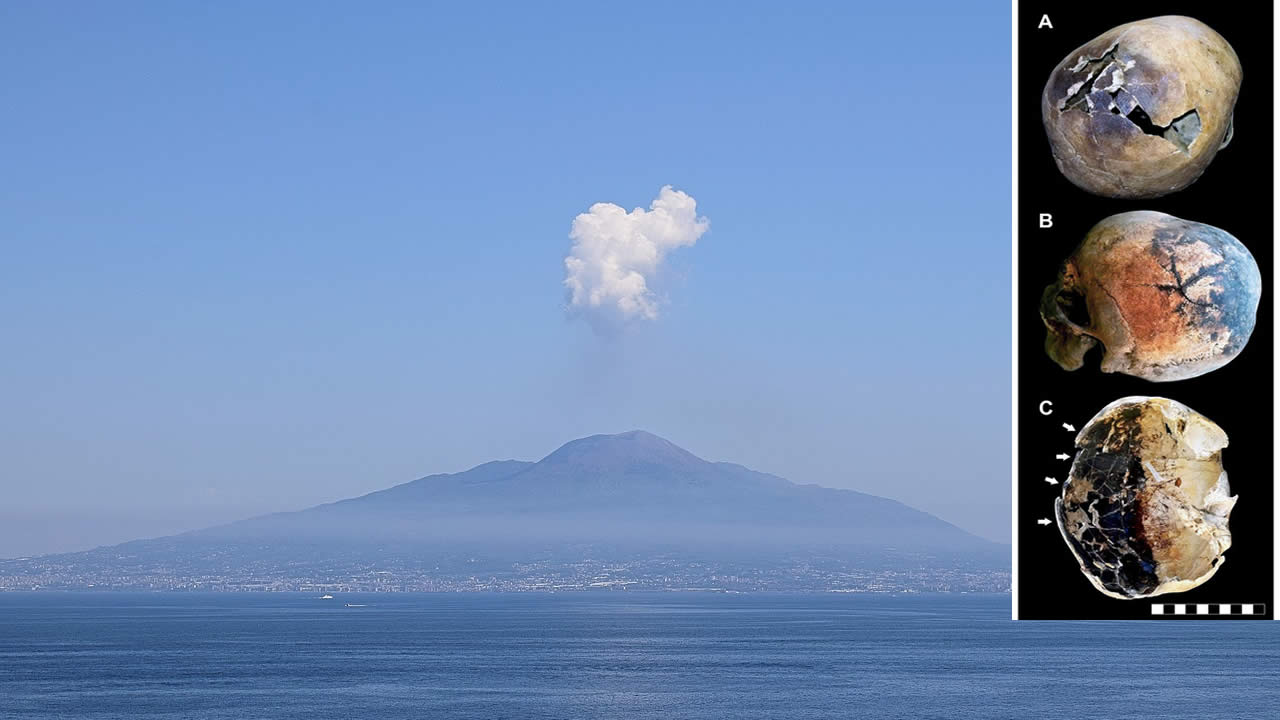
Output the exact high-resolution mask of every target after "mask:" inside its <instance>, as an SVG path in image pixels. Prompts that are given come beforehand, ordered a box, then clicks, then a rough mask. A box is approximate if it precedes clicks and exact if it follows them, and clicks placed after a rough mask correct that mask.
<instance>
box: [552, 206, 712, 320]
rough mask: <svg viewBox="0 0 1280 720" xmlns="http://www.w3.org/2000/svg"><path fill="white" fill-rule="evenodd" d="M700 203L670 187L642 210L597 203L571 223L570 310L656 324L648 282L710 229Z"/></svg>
mask: <svg viewBox="0 0 1280 720" xmlns="http://www.w3.org/2000/svg"><path fill="white" fill-rule="evenodd" d="M697 210H698V203H697V201H696V200H694V199H693V198H692V197H691V196H689V195H688V194H686V193H684V192H681V191H679V190H672V189H671V186H670V185H667V186H666V187H664V188H662V189H661V190H660V191H658V197H657V198H656V199H654V201H653V202H652V203H651V204H650V205H649V209H648V210H647V211H646V210H645V209H644V208H636V209H635V210H632V211H631V212H627V211H626V210H623V209H622V208H620V207H618V206H617V205H614V204H613V203H596V204H595V205H592V206H591V208H590V209H589V210H588V211H587V212H585V213H582V214H581V215H579V216H578V217H576V218H574V219H573V228H572V229H571V230H570V231H569V238H570V239H571V240H573V247H572V248H571V249H570V250H569V255H568V256H566V257H565V259H564V267H565V278H564V285H565V287H566V288H568V289H569V309H570V311H571V312H576V313H581V314H584V315H586V316H587V317H588V319H589V320H591V321H592V322H593V323H595V324H597V325H599V324H602V323H603V324H606V325H607V324H616V323H618V322H626V321H629V320H636V319H643V320H655V319H657V317H658V305H659V304H660V298H658V296H657V295H655V294H654V293H653V291H652V290H650V289H649V283H650V282H651V281H652V280H653V279H654V277H655V276H656V275H657V273H658V271H659V270H660V269H661V267H662V262H663V260H664V259H665V258H666V255H667V253H668V252H670V251H671V250H674V249H676V248H680V247H687V246H690V245H693V244H694V243H696V242H697V241H698V238H700V237H702V234H703V233H705V232H706V231H707V229H708V228H710V227H711V223H710V221H708V220H707V219H706V218H704V217H703V218H700V217H698V212H697Z"/></svg>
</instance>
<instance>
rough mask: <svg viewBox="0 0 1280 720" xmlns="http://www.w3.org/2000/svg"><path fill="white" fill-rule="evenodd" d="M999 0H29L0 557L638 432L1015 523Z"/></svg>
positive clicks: (1004, 67)
mask: <svg viewBox="0 0 1280 720" xmlns="http://www.w3.org/2000/svg"><path fill="white" fill-rule="evenodd" d="M1008 11H1009V8H1008V4H1007V3H989V4H986V5H985V6H984V5H976V4H964V5H957V4H954V3H943V2H911V1H906V2H895V3H874V4H855V3H827V4H800V5H798V6H793V5H792V4H787V5H783V4H751V3H731V4H729V3H725V4H714V3H692V4H676V3H672V4H655V3H644V4H635V5H626V4H616V5H614V6H613V7H604V6H603V4H598V3H590V4H588V3H584V4H580V5H571V4H568V3H558V4H553V5H551V6H548V7H543V8H535V7H533V6H532V5H531V4H521V5H516V4H511V5H505V4H492V5H482V4H478V3H475V4H472V3H448V4H427V3H404V4H396V3H380V4H356V3H350V4H345V5H341V4H313V3H293V4H290V3H284V2H280V3H218V4H206V5H198V4H194V3H138V2H134V3H111V4H108V3H35V2H12V3H5V4H4V5H3V6H2V7H0V98H2V99H3V105H4V106H5V107H6V108H7V109H8V110H7V111H6V112H5V113H4V114H3V115H2V116H0V131H2V132H0V144H2V145H3V147H2V152H0V155H2V156H3V158H4V160H3V162H4V166H5V172H3V173H0V241H2V242H3V244H4V258H5V259H4V262H3V263H0V326H2V327H3V334H4V337H5V343H4V348H5V349H4V352H3V353H0V396H3V397H4V405H5V411H4V412H3V413H0V457H3V461H2V463H3V467H2V468H0V474H2V475H3V478H4V479H3V481H2V484H3V493H4V497H5V501H4V503H3V505H2V506H0V556H11V555H17V554H24V553H32V552H42V551H50V550H62V549H72V548H75V547H80V546H91V545H95V544H100V543H105V542H114V541H119V540H124V539H129V538H132V537H137V536H140V535H155V534H160V533H165V532H172V531H176V530H181V529H188V528H192V527H198V526H202V525H205V524H209V523H211V522H218V521H222V520H230V519H234V518H238V517H241V516H243V515H246V514H253V513H259V512H265V511H273V510H285V509H296V508H301V507H305V506H308V505H311V504H315V503H317V502H322V501H328V500H332V499H336V498H340V497H346V496H351V495H356V494H360V493H363V492H367V491H370V490H374V489H378V488H383V487H387V486H389V485H393V484H396V483H399V482H404V481H407V480H410V479H412V478H415V477H418V476H421V475H424V474H429V473H434V472H445V471H456V470H462V469H465V468H467V467H470V466H472V465H475V464H478V463H480V462H483V461H486V460H490V459H495V458H509V457H514V458H521V459H536V458H539V457H541V456H542V455H544V454H546V453H548V452H550V451H551V450H553V449H555V448H556V447H557V446H558V445H560V444H561V443H563V442H565V441H567V440H569V439H572V438H575V437H579V436H583V435H588V434H594V433H602V432H620V431H624V430H629V429H633V428H643V429H647V430H650V431H652V432H655V433H658V434H660V435H663V436H664V437H667V438H668V439H670V440H672V441H673V442H676V443H677V444H679V445H682V446H684V447H686V448H688V449H689V450H691V451H693V452H695V453H697V454H699V455H701V456H703V457H706V458H709V459H715V460H731V461H734V462H740V463H743V464H745V465H748V466H750V467H753V468H756V469H759V470H765V471H769V472H774V473H777V474H780V475H783V476H785V477H788V478H790V479H792V480H795V481H797V482H815V483H819V484H823V485H829V486H834V487H848V488H855V489H858V490H863V491H866V492H871V493H874V494H878V495H884V496H888V497H893V498H896V499H900V500H903V501H905V502H907V503H909V504H912V505H915V506H917V507H920V508H922V509H925V510H929V511H931V512H934V513H936V514H938V515H940V516H942V517H944V518H946V519H948V520H951V521H952V522H955V523H957V524H959V525H961V526H962V527H965V528H967V529H970V530H972V531H974V532H977V533H979V534H982V535H984V536H986V537H990V538H995V539H1002V540H1007V534H1008V533H1007V518H1008V507H1009V505H1008V503H1009V498H1008V492H1007V488H1008V475H1009V460H1008V456H1009V453H1008V442H1009V420H1008V399H1009V370H1010V368H1009V351H1008V343H1009V338H1008V309H1007V303H1008V281H1007V278H1008V268H1009V255H1008V249H1009V240H1008V238H1009V234H1008V226H1009V223H1008V216H1009V205H1008V203H1009V182H1010V181H1009V166H1010V162H1009V160H1010V158H1009V104H1010V98H1009V96H1008V94H1007V91H1006V88H1008V77H1009V63H1010V57H1009V18H1008ZM665 185H672V186H674V187H675V188H676V189H679V190H682V191H684V192H686V193H688V194H689V195H690V196H692V197H693V198H694V199H695V200H696V202H697V212H698V214H699V215H701V216H705V217H706V218H708V219H709V221H710V230H709V231H707V232H706V233H705V234H703V235H701V237H700V238H699V239H698V240H697V243H696V245H694V246H692V247H682V248H678V249H675V250H673V251H672V252H671V253H670V254H669V255H668V257H667V260H666V262H665V263H664V264H663V266H662V269H661V272H660V273H658V274H656V275H655V276H654V278H653V285H652V288H653V290H654V291H655V293H656V295H657V296H658V297H659V298H661V300H662V302H661V303H660V306H659V317H658V318H657V319H656V320H646V319H640V320H637V321H633V322H631V323H629V324H627V325H626V326H625V327H621V328H618V329H617V330H616V331H614V332H608V333H600V332H597V331H594V330H593V329H592V327H591V325H590V324H589V323H587V322H584V320H583V318H581V317H574V316H572V315H571V314H569V313H566V305H567V302H568V298H567V296H566V290H565V287H564V286H563V284H562V281H563V280H564V275H565V270H564V257H565V255H566V254H567V253H568V252H569V248H570V240H569V237H568V236H569V232H570V227H571V224H572V223H573V220H574V218H575V216H577V215H578V214H579V213H584V212H586V211H587V209H588V208H589V207H590V206H591V205H592V204H593V203H597V202H611V203H616V204H618V205H620V206H622V207H623V208H626V209H628V210H629V209H631V208H635V207H641V206H642V207H647V206H648V205H649V203H650V202H651V201H652V200H653V199H654V198H655V197H656V196H657V194H658V191H659V189H660V188H661V187H663V186H665Z"/></svg>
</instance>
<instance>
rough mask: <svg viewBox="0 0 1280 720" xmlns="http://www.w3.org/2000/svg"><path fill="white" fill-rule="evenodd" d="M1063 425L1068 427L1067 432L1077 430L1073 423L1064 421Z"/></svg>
mask: <svg viewBox="0 0 1280 720" xmlns="http://www.w3.org/2000/svg"><path fill="white" fill-rule="evenodd" d="M1062 427H1064V428H1066V429H1067V432H1075V431H1076V429H1075V427H1074V426H1073V425H1072V424H1071V423H1062Z"/></svg>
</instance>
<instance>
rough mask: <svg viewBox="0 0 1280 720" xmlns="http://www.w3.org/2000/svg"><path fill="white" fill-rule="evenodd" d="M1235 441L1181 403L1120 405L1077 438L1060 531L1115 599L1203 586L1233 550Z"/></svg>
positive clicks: (1125, 401)
mask: <svg viewBox="0 0 1280 720" xmlns="http://www.w3.org/2000/svg"><path fill="white" fill-rule="evenodd" d="M1226 446H1227V434H1226V433H1225V432H1223V431H1222V428H1220V427H1218V426H1217V425H1215V424H1214V423H1213V421H1212V420H1209V419H1208V418H1206V417H1205V416H1203V415H1201V414H1200V413H1197V412H1196V411H1194V410H1192V409H1191V408H1189V407H1187V406H1186V405H1183V404H1182V403H1179V402H1175V401H1173V400H1169V399H1167V398H1159V397H1127V398H1121V399H1120V400H1117V401H1115V402H1113V403H1111V404H1110V405H1108V406H1106V407H1105V408H1103V409H1102V410H1101V411H1100V412H1099V413H1098V414H1097V415H1095V416H1094V417H1093V419H1092V420H1090V421H1089V423H1088V424H1087V425H1085V426H1084V428H1082V429H1081V430H1080V434H1079V435H1078V436H1076V447H1077V448H1079V450H1078V451H1077V452H1076V457H1075V461H1074V462H1073V463H1072V464H1071V476H1070V477H1069V478H1068V479H1067V482H1066V483H1064V484H1063V486H1062V497H1061V498H1059V499H1058V500H1057V502H1056V503H1055V508H1056V515H1057V519H1058V529H1059V530H1060V531H1062V537H1063V539H1064V540H1066V542H1067V546H1068V547H1069V548H1071V553H1072V554H1073V555H1075V557H1076V560H1077V561H1079V563H1080V569H1081V570H1082V571H1083V572H1084V574H1085V577H1087V578H1088V579H1089V582H1091V583H1093V586H1094V587H1096V588H1097V589H1098V590H1099V591H1101V592H1102V593H1104V594H1106V595H1109V596H1111V597H1114V598H1120V599H1133V598H1143V597H1152V596H1154V595H1161V594H1164V593H1171V592H1183V591H1186V590H1190V589H1192V588H1194V587H1197V586H1199V585H1202V584H1204V583H1205V582H1206V581H1208V580H1209V578H1211V577H1213V575H1214V573H1216V572H1218V569H1219V568H1221V567H1222V563H1223V562H1224V561H1225V556H1224V553H1225V552H1226V551H1227V549H1228V548H1230V547H1231V531H1230V530H1229V529H1228V528H1227V519H1228V517H1229V516H1230V515H1231V509H1232V508H1233V507H1235V504H1236V498H1235V497H1233V496H1232V495H1231V487H1230V486H1229V485H1228V484H1227V473H1226V471H1224V470H1223V469H1222V449H1223V448H1225V447H1226Z"/></svg>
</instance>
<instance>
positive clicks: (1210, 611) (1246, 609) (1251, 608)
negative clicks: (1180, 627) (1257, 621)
mask: <svg viewBox="0 0 1280 720" xmlns="http://www.w3.org/2000/svg"><path fill="white" fill-rule="evenodd" d="M1151 614H1152V615H1266V614H1267V606H1266V604H1265V603H1243V604H1242V603H1208V604H1206V603H1199V604H1195V605H1192V604H1178V603H1156V604H1154V605H1152V606H1151Z"/></svg>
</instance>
